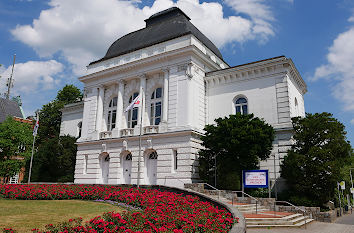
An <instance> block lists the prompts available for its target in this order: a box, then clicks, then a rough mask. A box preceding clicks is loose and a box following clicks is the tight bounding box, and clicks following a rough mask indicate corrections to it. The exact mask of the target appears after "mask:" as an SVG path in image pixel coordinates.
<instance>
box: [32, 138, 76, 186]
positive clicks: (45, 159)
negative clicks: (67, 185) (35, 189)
mask: <svg viewBox="0 0 354 233" xmlns="http://www.w3.org/2000/svg"><path fill="white" fill-rule="evenodd" d="M75 142H76V138H75V137H71V136H60V137H54V138H50V139H48V140H47V141H45V142H43V143H42V144H40V145H39V148H38V152H37V153H36V155H35V159H34V160H33V170H32V177H31V181H36V182H73V181H74V171H75V159H76V151H77V146H76V144H75Z"/></svg>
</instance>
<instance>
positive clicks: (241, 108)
mask: <svg viewBox="0 0 354 233" xmlns="http://www.w3.org/2000/svg"><path fill="white" fill-rule="evenodd" d="M235 108H236V113H241V114H243V115H245V114H248V106H247V99H246V98H244V97H241V98H238V99H236V101H235Z"/></svg>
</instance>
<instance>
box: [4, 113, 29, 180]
mask: <svg viewBox="0 0 354 233" xmlns="http://www.w3.org/2000/svg"><path fill="white" fill-rule="evenodd" d="M31 145H32V129H31V126H30V125H29V124H26V123H21V122H18V121H15V120H14V119H13V118H12V117H8V118H7V119H6V120H5V121H4V122H2V123H1V124H0V177H3V179H4V180H3V182H4V183H6V181H7V180H8V179H9V178H10V177H12V176H14V175H15V174H16V173H18V172H19V171H20V169H21V168H22V167H23V166H24V160H21V159H19V158H24V159H28V157H29V156H30V154H31V148H32V147H31Z"/></svg>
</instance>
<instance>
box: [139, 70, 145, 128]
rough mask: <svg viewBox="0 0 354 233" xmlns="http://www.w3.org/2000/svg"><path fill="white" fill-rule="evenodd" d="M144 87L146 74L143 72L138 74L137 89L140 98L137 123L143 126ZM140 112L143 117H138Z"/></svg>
mask: <svg viewBox="0 0 354 233" xmlns="http://www.w3.org/2000/svg"><path fill="white" fill-rule="evenodd" d="M145 89H146V74H143V75H141V76H140V90H139V94H140V95H141V98H142V99H141V100H142V102H143V103H142V105H141V107H140V108H139V114H138V125H141V126H143V127H144V113H145V102H146V101H145V100H146V99H145ZM141 114H143V115H142V116H143V117H140V116H141ZM141 120H142V121H143V122H141Z"/></svg>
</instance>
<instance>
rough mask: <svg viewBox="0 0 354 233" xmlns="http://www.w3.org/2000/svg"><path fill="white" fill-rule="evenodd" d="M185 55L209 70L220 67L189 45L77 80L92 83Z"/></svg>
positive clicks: (162, 68)
mask: <svg viewBox="0 0 354 233" xmlns="http://www.w3.org/2000/svg"><path fill="white" fill-rule="evenodd" d="M186 54H190V55H197V56H198V57H199V58H201V59H202V60H203V61H205V62H206V63H207V65H208V66H209V68H211V69H220V67H218V65H217V64H215V63H214V62H213V61H211V60H210V58H209V57H207V56H206V55H205V54H204V53H202V51H200V50H199V49H198V48H197V47H196V46H195V45H189V46H186V47H183V48H179V49H176V50H172V51H167V52H164V53H161V54H157V55H154V56H151V57H147V58H143V59H141V60H137V61H133V62H130V63H126V64H122V65H119V66H116V67H111V68H107V69H105V70H102V71H98V72H95V73H92V74H88V75H85V76H82V77H79V80H80V81H81V82H89V81H94V80H97V79H102V78H105V77H110V76H113V75H115V74H119V73H121V72H126V71H130V70H132V69H137V68H139V67H143V66H149V65H151V64H154V63H157V62H161V61H169V60H171V58H173V57H175V56H183V55H186ZM170 66H171V65H167V66H166V67H165V66H163V67H160V69H161V70H164V69H168V68H170ZM146 72H148V71H144V72H141V74H143V73H146ZM136 75H137V76H138V75H140V73H137V74H136Z"/></svg>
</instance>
